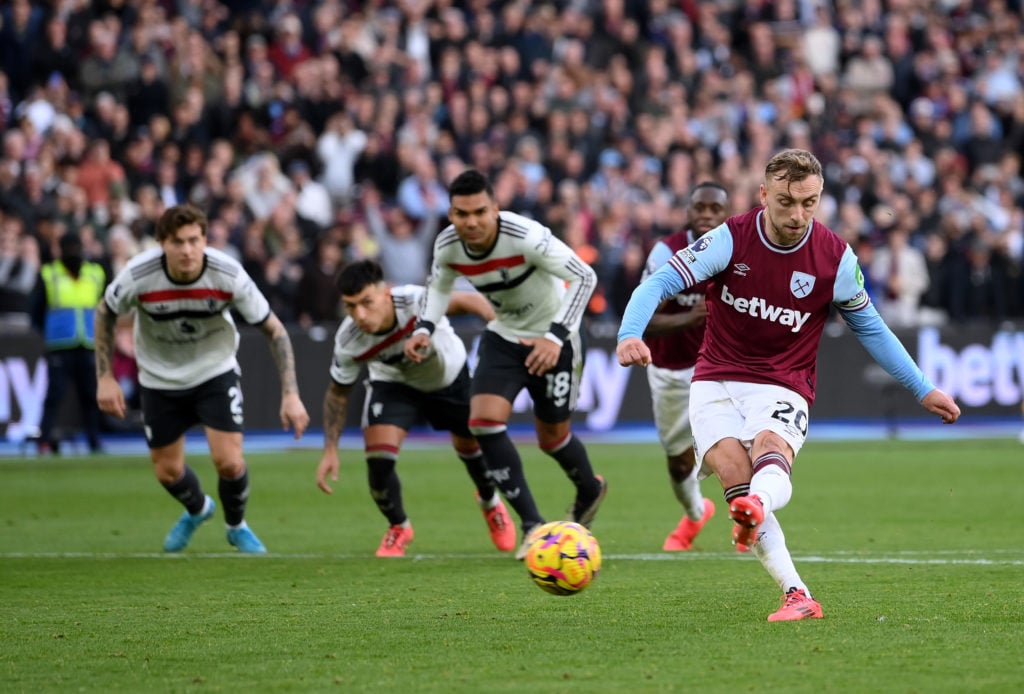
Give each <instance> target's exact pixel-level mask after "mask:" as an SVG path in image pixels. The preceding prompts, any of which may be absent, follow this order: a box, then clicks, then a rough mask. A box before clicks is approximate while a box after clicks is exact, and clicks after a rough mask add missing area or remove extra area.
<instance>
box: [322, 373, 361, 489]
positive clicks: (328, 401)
mask: <svg viewBox="0 0 1024 694" xmlns="http://www.w3.org/2000/svg"><path fill="white" fill-rule="evenodd" d="M351 392H352V386H343V385H341V384H340V383H337V382H336V381H331V383H330V385H329V386H327V392H326V393H324V450H323V453H322V454H321V455H320V464H319V465H318V466H317V468H316V486H318V487H320V489H321V490H323V491H324V493H326V494H333V493H334V489H332V488H331V485H330V484H329V483H328V482H327V478H328V477H330V479H331V481H332V482H337V481H338V466H339V465H340V464H341V460H340V458H339V457H338V439H340V438H341V431H342V429H344V428H345V417H346V415H347V413H348V396H349V393H351Z"/></svg>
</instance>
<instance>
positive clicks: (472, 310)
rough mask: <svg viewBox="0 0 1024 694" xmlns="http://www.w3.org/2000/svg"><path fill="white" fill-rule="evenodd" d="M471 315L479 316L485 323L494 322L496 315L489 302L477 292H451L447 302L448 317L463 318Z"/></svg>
mask: <svg viewBox="0 0 1024 694" xmlns="http://www.w3.org/2000/svg"><path fill="white" fill-rule="evenodd" d="M467 314H472V315H474V316H480V317H481V318H483V319H484V320H485V321H488V322H490V321H492V320H494V318H495V316H496V314H495V313H494V307H493V306H491V302H490V301H488V300H487V297H485V296H484V295H483V294H480V293H479V292H452V296H451V298H450V299H449V300H448V315H449V316H464V315H467Z"/></svg>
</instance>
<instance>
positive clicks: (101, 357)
mask: <svg viewBox="0 0 1024 694" xmlns="http://www.w3.org/2000/svg"><path fill="white" fill-rule="evenodd" d="M116 321H117V316H115V315H114V314H113V312H112V311H111V310H110V308H109V307H108V306H107V302H106V301H105V300H103V299H100V303H99V305H98V306H96V312H95V314H94V317H93V328H94V329H93V332H94V334H95V336H94V344H95V346H96V350H95V351H96V404H97V405H98V406H99V408H100V411H102V412H105V413H107V414H110V415H113V416H115V417H117V418H118V419H124V416H125V409H126V408H125V403H124V391H122V390H121V384H119V383H118V382H117V379H116V378H114V368H113V363H114V324H115V322H116Z"/></svg>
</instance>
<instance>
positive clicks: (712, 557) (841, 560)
mask: <svg viewBox="0 0 1024 694" xmlns="http://www.w3.org/2000/svg"><path fill="white" fill-rule="evenodd" d="M992 553H993V554H998V553H1001V552H1000V550H993V552H992ZM850 554H851V553H849V552H836V553H834V554H831V555H799V554H797V555H794V556H793V560H794V561H795V562H797V563H800V562H803V563H814V564H907V565H929V566H1024V558H1014V557H999V558H993V557H990V556H977V555H976V554H975V553H973V552H956V551H955V550H936V551H935V552H933V553H931V556H928V554H929V553H927V552H915V554H919V555H924V556H906V555H905V554H903V553H900V552H893V553H888V554H884V555H860V556H850ZM936 554H942V555H945V556H941V557H939V556H934V555H936ZM953 554H955V555H956V556H949V555H953ZM1014 554H1016V555H1018V556H1019V555H1020V550H1016V551H1015V552H1014ZM840 555H842V556H840ZM231 557H241V558H243V559H254V560H259V559H320V560H353V559H357V560H372V559H373V558H372V555H371V554H370V553H368V552H367V553H364V554H330V553H295V554H291V553H273V552H272V553H270V554H267V555H259V556H254V555H245V554H239V553H238V552H196V553H188V552H185V553H181V554H166V553H163V552H125V553H119V552H2V553H0V559H92V560H109V559H163V560H170V561H182V560H190V559H226V558H231ZM406 559H407V560H412V561H448V560H474V559H475V560H490V559H507V557H506V556H505V555H500V554H469V553H465V554H460V553H441V554H412V555H409V556H408V557H406ZM604 559H605V560H606V561H716V560H718V561H720V560H739V561H756V559H755V558H754V557H753V556H751V555H749V554H744V555H741V554H737V553H735V552H703V553H695V552H687V553H685V554H683V553H679V554H676V553H672V554H669V553H650V554H606V555H604Z"/></svg>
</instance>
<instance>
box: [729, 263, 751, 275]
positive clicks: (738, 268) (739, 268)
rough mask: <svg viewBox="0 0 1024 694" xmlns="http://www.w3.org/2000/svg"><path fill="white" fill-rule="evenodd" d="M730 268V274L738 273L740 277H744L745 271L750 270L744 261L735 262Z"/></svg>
mask: <svg viewBox="0 0 1024 694" xmlns="http://www.w3.org/2000/svg"><path fill="white" fill-rule="evenodd" d="M732 268H733V270H732V274H734V275H739V276H740V277H746V276H747V273H748V272H750V266H749V265H747V264H746V263H735V264H734V265H733V266H732Z"/></svg>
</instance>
